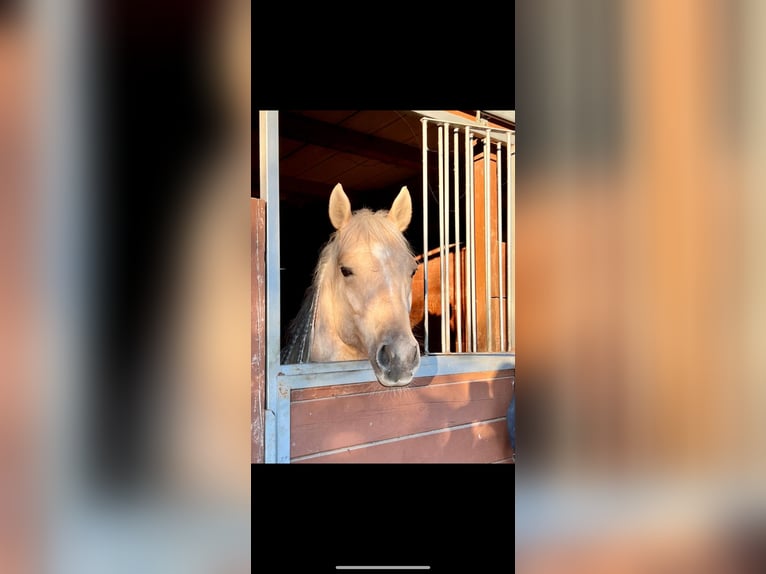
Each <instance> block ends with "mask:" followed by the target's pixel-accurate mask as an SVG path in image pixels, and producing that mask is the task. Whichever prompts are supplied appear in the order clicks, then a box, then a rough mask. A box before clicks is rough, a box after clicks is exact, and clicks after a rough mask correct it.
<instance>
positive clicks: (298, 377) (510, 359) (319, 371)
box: [277, 353, 516, 390]
mask: <svg viewBox="0 0 766 574" xmlns="http://www.w3.org/2000/svg"><path fill="white" fill-rule="evenodd" d="M515 368H516V355H514V354H510V353H471V354H470V355H468V354H466V355H455V354H450V355H428V356H425V357H421V359H420V368H419V369H418V371H417V372H416V373H415V376H416V377H433V376H436V375H454V374H459V373H473V372H481V371H504V370H507V369H515ZM277 379H278V380H279V381H280V382H283V383H284V384H286V385H287V386H288V387H289V388H290V389H291V390H292V389H309V388H315V387H329V386H332V385H350V384H353V383H369V382H375V381H376V380H377V379H376V378H375V373H374V372H373V370H372V367H371V366H370V362H369V361H366V360H365V361H339V362H333V363H300V364H296V365H280V367H279V372H278V374H277Z"/></svg>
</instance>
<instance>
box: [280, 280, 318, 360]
mask: <svg viewBox="0 0 766 574" xmlns="http://www.w3.org/2000/svg"><path fill="white" fill-rule="evenodd" d="M317 292H318V291H317V289H316V287H315V285H314V284H313V283H312V284H311V285H310V286H309V288H308V289H306V294H305V295H304V297H303V303H301V308H300V310H299V311H298V314H297V315H296V316H295V319H293V320H292V322H291V323H290V326H289V327H288V331H287V333H288V334H287V344H286V345H285V346H284V348H283V349H282V352H281V353H280V360H281V362H282V363H283V364H288V365H292V364H294V363H308V361H309V353H310V351H311V341H312V336H313V332H314V318H315V316H316V301H317V297H316V296H317Z"/></svg>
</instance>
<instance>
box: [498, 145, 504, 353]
mask: <svg viewBox="0 0 766 574" xmlns="http://www.w3.org/2000/svg"><path fill="white" fill-rule="evenodd" d="M502 166H503V144H502V143H500V142H498V144H497V314H498V320H499V330H500V349H499V350H500V351H504V350H505V321H504V320H503V319H504V317H503V314H504V311H505V308H504V306H503V192H502V188H503V185H502V182H503V168H502Z"/></svg>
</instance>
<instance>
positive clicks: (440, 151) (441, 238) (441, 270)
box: [436, 124, 446, 353]
mask: <svg viewBox="0 0 766 574" xmlns="http://www.w3.org/2000/svg"><path fill="white" fill-rule="evenodd" d="M443 135H444V126H442V125H441V124H439V126H438V128H437V138H436V139H437V142H436V144H437V145H436V147H437V149H438V164H439V303H440V307H441V315H440V320H441V352H442V353H443V352H444V348H445V347H446V345H445V344H444V340H445V332H444V316H445V314H446V313H445V303H446V301H445V297H444V243H445V242H444V209H443V206H444V137H443Z"/></svg>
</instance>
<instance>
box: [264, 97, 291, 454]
mask: <svg viewBox="0 0 766 574" xmlns="http://www.w3.org/2000/svg"><path fill="white" fill-rule="evenodd" d="M258 130H259V131H258V133H259V142H260V158H259V159H260V167H261V182H260V183H261V190H260V193H261V198H264V199H266V410H267V411H268V412H270V413H271V415H272V416H269V417H266V419H265V427H266V428H265V429H264V431H265V433H264V434H265V441H266V444H265V445H264V459H265V461H266V462H272V463H273V462H278V461H279V459H280V458H281V455H282V452H281V451H282V448H283V446H284V442H285V440H286V442H287V446H288V449H289V445H290V437H289V425H288V427H287V430H288V436H287V437H284V436H280V433H279V432H278V431H277V429H278V427H279V423H280V421H279V420H276V417H277V416H278V414H279V413H280V412H281V411H282V410H283V409H280V408H279V404H278V403H279V400H280V397H279V393H278V389H277V372H278V371H279V341H280V335H279V325H280V317H279V307H280V301H279V293H280V285H279V112H276V111H260V112H259V113H258ZM287 400H288V403H289V400H290V398H289V395H288V398H287ZM288 411H289V409H288ZM288 456H289V455H288Z"/></svg>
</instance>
